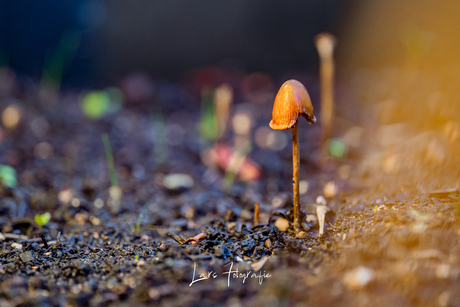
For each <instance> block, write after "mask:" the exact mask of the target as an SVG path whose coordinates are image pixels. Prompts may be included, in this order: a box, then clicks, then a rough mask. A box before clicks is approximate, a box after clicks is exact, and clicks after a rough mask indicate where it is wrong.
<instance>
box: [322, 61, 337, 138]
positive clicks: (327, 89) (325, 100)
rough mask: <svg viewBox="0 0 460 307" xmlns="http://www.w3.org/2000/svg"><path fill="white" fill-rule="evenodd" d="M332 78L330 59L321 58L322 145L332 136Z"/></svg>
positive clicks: (332, 71)
mask: <svg viewBox="0 0 460 307" xmlns="http://www.w3.org/2000/svg"><path fill="white" fill-rule="evenodd" d="M333 76H334V62H333V60H332V57H329V56H327V57H322V58H321V68H320V78H321V124H322V128H323V133H322V135H321V136H322V138H321V142H322V145H324V142H326V141H327V140H328V139H330V138H331V134H332V115H333V113H334V95H333V86H334V84H333Z"/></svg>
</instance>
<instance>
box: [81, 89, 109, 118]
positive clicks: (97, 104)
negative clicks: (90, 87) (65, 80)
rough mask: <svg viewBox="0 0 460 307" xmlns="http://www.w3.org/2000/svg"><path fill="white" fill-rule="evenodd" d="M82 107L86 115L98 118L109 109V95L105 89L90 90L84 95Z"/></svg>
mask: <svg viewBox="0 0 460 307" xmlns="http://www.w3.org/2000/svg"><path fill="white" fill-rule="evenodd" d="M81 108H82V110H83V113H84V114H85V116H86V117H89V118H92V119H98V118H100V117H102V116H104V115H105V114H106V113H107V112H108V111H109V108H110V98H109V95H107V93H106V92H104V91H93V92H90V93H88V94H86V95H85V96H84V97H83V100H82V102H81Z"/></svg>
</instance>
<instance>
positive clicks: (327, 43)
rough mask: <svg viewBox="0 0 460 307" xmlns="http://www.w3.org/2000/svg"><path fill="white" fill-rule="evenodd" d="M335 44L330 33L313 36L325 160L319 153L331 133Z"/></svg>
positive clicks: (321, 145) (323, 160) (321, 144)
mask: <svg viewBox="0 0 460 307" xmlns="http://www.w3.org/2000/svg"><path fill="white" fill-rule="evenodd" d="M335 44H336V39H335V37H334V36H333V35H332V34H330V33H320V34H318V35H317V36H316V37H315V45H316V49H317V50H318V54H319V59H320V72H319V74H320V80H321V128H322V129H321V130H322V133H321V143H320V155H319V156H318V157H320V159H321V160H322V161H321V162H322V163H324V162H325V158H324V156H323V155H321V152H322V150H323V146H324V144H325V143H326V141H327V140H328V139H330V138H331V133H332V117H333V115H334V90H333V88H334V58H333V52H334V47H335Z"/></svg>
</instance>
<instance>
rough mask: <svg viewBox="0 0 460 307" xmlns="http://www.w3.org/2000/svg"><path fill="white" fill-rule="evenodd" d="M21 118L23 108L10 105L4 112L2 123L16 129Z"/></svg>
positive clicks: (6, 126)
mask: <svg viewBox="0 0 460 307" xmlns="http://www.w3.org/2000/svg"><path fill="white" fill-rule="evenodd" d="M20 119H21V110H19V108H18V107H17V106H14V105H10V106H8V107H7V108H6V109H5V110H3V113H2V123H3V126H4V127H5V128H7V129H15V128H16V127H17V125H18V124H19V121H20Z"/></svg>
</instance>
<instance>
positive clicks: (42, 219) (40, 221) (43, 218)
mask: <svg viewBox="0 0 460 307" xmlns="http://www.w3.org/2000/svg"><path fill="white" fill-rule="evenodd" d="M50 219H51V214H50V213H49V212H45V213H43V214H37V215H35V223H37V225H38V226H40V227H42V226H45V225H46V223H48V222H49V221H50Z"/></svg>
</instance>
